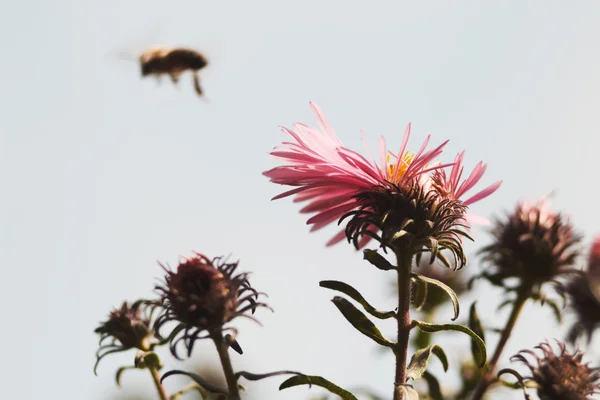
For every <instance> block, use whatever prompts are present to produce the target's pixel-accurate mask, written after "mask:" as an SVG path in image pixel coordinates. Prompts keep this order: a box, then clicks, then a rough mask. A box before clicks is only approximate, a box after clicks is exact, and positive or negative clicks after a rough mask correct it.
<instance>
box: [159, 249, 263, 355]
mask: <svg viewBox="0 0 600 400" xmlns="http://www.w3.org/2000/svg"><path fill="white" fill-rule="evenodd" d="M195 254H196V255H195V256H194V257H191V258H184V259H183V260H182V261H181V262H180V263H179V265H178V266H177V269H176V270H175V271H170V270H168V269H167V268H165V267H164V266H162V265H161V266H162V267H163V269H164V270H165V271H166V273H167V275H166V276H165V281H164V284H162V285H158V286H156V289H157V291H158V292H159V294H160V296H161V298H160V301H159V304H160V305H161V306H162V307H163V308H164V313H163V314H162V315H161V316H160V317H159V318H158V319H157V320H156V323H155V329H156V331H157V332H159V330H160V329H161V327H162V326H163V325H165V324H166V323H167V322H169V321H177V322H179V325H178V326H177V327H176V328H175V330H174V331H173V332H174V337H172V338H171V339H172V341H171V352H172V353H173V355H174V356H176V357H177V352H176V347H177V344H178V343H179V342H180V341H183V342H184V344H185V347H186V348H187V350H188V357H189V356H190V355H191V353H192V349H193V346H194V343H195V341H196V340H198V339H204V338H209V337H211V338H214V337H215V335H221V334H222V332H223V331H225V330H233V331H235V329H233V328H224V326H225V324H227V323H228V322H229V321H231V320H233V319H234V318H236V317H240V316H242V317H246V318H250V319H252V320H255V319H254V318H253V317H251V316H249V315H246V312H248V311H252V313H254V311H255V310H256V308H257V307H268V306H267V305H266V304H264V303H259V302H257V299H258V296H259V295H260V294H262V293H259V292H257V291H256V290H254V289H253V288H252V287H251V286H250V284H249V282H248V279H247V278H248V274H247V273H242V274H237V275H235V274H234V273H235V270H236V269H237V267H238V263H237V262H234V263H226V262H224V261H223V259H222V258H221V257H217V258H214V259H213V260H210V259H209V258H207V257H206V256H204V255H202V254H200V253H195ZM255 321H256V320H255ZM256 322H258V321H256ZM179 333H181V335H180V336H179V337H178V338H177V339H175V336H177V335H178V334H179Z"/></svg>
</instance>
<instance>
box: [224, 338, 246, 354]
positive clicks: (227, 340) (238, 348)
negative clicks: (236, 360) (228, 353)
mask: <svg viewBox="0 0 600 400" xmlns="http://www.w3.org/2000/svg"><path fill="white" fill-rule="evenodd" d="M224 340H225V343H227V345H228V346H229V347H231V348H232V349H233V350H234V351H235V352H236V353H238V354H244V350H242V347H241V346H240V344H239V343H238V341H237V340H236V339H235V337H233V336H231V335H230V334H227V335H225V338H224Z"/></svg>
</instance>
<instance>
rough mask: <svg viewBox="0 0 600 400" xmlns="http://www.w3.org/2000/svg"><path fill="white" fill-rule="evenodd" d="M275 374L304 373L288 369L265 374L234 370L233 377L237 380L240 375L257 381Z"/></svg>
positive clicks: (301, 374)
mask: <svg viewBox="0 0 600 400" xmlns="http://www.w3.org/2000/svg"><path fill="white" fill-rule="evenodd" d="M277 375H300V376H304V374H303V373H302V372H297V371H288V370H283V371H275V372H267V373H265V374H253V373H252V372H248V371H239V372H236V373H235V374H234V376H235V378H236V379H237V380H239V379H240V377H243V378H246V379H248V380H249V381H259V380H261V379H265V378H270V377H272V376H277Z"/></svg>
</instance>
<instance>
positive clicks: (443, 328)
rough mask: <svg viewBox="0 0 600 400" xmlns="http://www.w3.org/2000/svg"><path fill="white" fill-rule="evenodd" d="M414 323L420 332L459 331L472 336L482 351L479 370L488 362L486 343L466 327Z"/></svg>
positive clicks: (478, 363)
mask: <svg viewBox="0 0 600 400" xmlns="http://www.w3.org/2000/svg"><path fill="white" fill-rule="evenodd" d="M412 323H413V325H414V326H416V327H418V328H419V329H420V330H422V331H424V332H440V331H457V332H463V333H466V334H467V335H469V336H471V339H473V340H474V341H475V342H476V343H477V345H478V346H479V347H480V349H481V358H480V359H478V360H476V363H477V365H478V366H479V368H482V367H483V366H484V365H485V362H486V360H487V351H486V349H485V342H484V341H483V340H482V339H481V338H480V337H479V336H478V335H477V334H476V333H475V332H473V331H472V330H470V329H469V328H467V327H466V326H462V325H455V324H441V325H437V324H429V323H427V322H423V321H413V322H412Z"/></svg>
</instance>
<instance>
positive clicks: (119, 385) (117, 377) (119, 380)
mask: <svg viewBox="0 0 600 400" xmlns="http://www.w3.org/2000/svg"><path fill="white" fill-rule="evenodd" d="M128 369H137V367H131V366H130V367H121V368H119V369H118V370H117V373H116V375H115V381H117V386H118V387H121V376H122V375H123V372H125V371H127V370H128Z"/></svg>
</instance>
